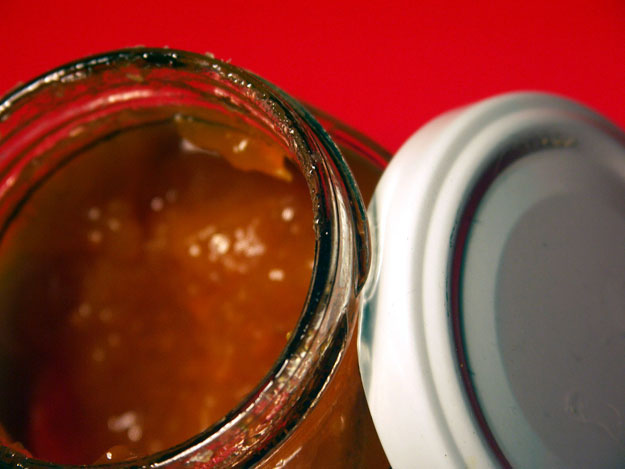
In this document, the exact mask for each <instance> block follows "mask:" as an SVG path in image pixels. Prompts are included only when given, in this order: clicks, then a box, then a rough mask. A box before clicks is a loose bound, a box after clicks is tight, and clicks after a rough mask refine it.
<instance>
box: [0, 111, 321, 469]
mask: <svg viewBox="0 0 625 469" xmlns="http://www.w3.org/2000/svg"><path fill="white" fill-rule="evenodd" d="M111 123H114V125H111ZM73 134H74V136H75V138H77V139H79V140H82V146H81V148H80V149H78V150H74V151H72V152H71V153H69V154H67V152H66V151H65V148H68V147H72V148H73V145H68V142H67V140H63V141H60V143H59V144H58V145H57V146H54V147H52V148H50V149H49V150H48V151H47V152H46V153H44V154H42V155H37V157H36V158H32V159H31V160H30V161H29V164H27V165H26V166H25V167H24V168H21V171H20V173H19V178H18V181H17V183H15V184H14V185H13V186H12V188H11V189H12V192H11V193H10V194H7V195H8V196H9V200H17V201H19V202H18V203H17V204H15V205H14V207H13V210H8V209H7V208H6V207H7V204H5V210H4V211H3V213H2V216H3V227H2V241H1V242H0V276H1V277H2V278H4V282H3V284H2V289H1V290H0V304H2V310H3V311H5V312H9V313H5V314H3V315H2V319H1V321H2V323H3V326H4V327H3V328H2V337H1V340H2V342H1V345H2V353H1V360H2V362H3V364H4V365H5V366H3V367H2V371H3V374H4V377H3V379H4V380H5V382H10V383H12V385H11V386H8V387H5V388H4V389H3V390H2V392H3V394H4V395H3V396H2V399H1V401H2V402H3V403H12V404H11V405H10V406H9V405H5V406H3V407H2V408H1V409H0V416H1V417H2V421H3V423H4V425H5V428H6V430H7V432H8V435H7V437H9V435H10V437H9V438H11V439H12V440H13V441H22V442H24V443H25V445H26V449H27V450H29V451H32V452H33V453H34V454H33V455H34V456H35V457H36V458H38V459H44V460H48V461H52V462H55V463H61V464H90V463H93V462H96V461H99V462H110V461H114V460H116V459H117V460H123V459H126V458H128V457H131V456H145V455H147V454H152V453H156V452H158V451H162V450H164V449H166V448H169V447H172V446H174V445H176V444H179V443H182V442H183V441H184V440H186V439H188V438H190V437H192V436H194V435H195V434H198V433H201V432H202V431H203V430H206V429H207V428H209V427H210V426H211V425H212V424H214V423H215V422H216V421H218V420H219V419H220V418H222V417H224V416H225V415H226V414H227V413H228V411H230V410H231V409H233V408H235V407H236V405H237V404H238V403H239V402H241V401H242V400H244V398H245V397H246V396H248V395H249V394H250V392H252V391H254V389H255V387H256V386H257V384H258V383H260V382H261V381H262V378H263V376H264V375H265V374H266V373H268V371H269V370H270V369H271V366H272V365H273V364H274V362H275V361H276V360H277V358H278V357H279V355H280V353H281V352H282V350H283V349H284V348H285V346H286V344H287V341H288V339H289V337H290V335H291V332H292V330H293V328H294V327H295V325H296V323H297V320H298V318H299V314H300V312H301V311H302V309H303V306H304V303H305V299H306V294H307V291H308V288H309V284H310V278H311V272H312V267H313V262H314V255H315V254H314V246H315V233H314V230H313V223H312V216H311V209H312V208H311V201H310V194H309V189H308V186H307V184H306V181H305V180H304V178H303V176H302V174H301V172H300V170H299V168H298V166H297V164H296V162H295V161H294V158H293V157H287V155H289V152H288V149H286V148H285V146H284V144H283V142H279V141H277V140H276V139H275V138H271V137H270V136H269V134H268V133H267V132H266V131H263V130H262V128H261V127H259V126H252V125H250V124H249V121H248V122H245V119H243V118H241V117H239V116H236V115H234V114H232V113H222V112H219V111H216V110H213V109H211V110H209V111H206V109H200V110H198V109H191V108H176V107H169V108H167V107H159V108H158V109H157V110H154V112H152V110H148V109H143V110H139V111H136V110H131V111H128V110H124V111H123V112H120V113H116V114H112V115H107V116H106V118H105V119H103V120H98V121H93V122H89V123H88V124H87V125H83V126H82V127H80V130H79V131H76V130H74V131H73ZM42 167H45V168H46V170H45V171H43V170H42V169H41V168H42ZM35 181H36V182H35ZM276 298H279V301H276ZM228 363H229V365H228ZM97 370H100V371H99V372H98V371H97ZM211 388H212V389H213V391H210V389H211ZM15 403H18V405H15ZM105 409H108V410H107V411H105ZM164 409H166V410H164ZM106 412H108V414H106ZM105 414H106V415H105ZM185 415H186V416H187V417H184V416H185ZM164 416H169V417H166V418H165V417H164ZM192 419H194V424H193V425H186V424H185V422H184V421H185V420H187V423H189V421H190V420H192ZM150 422H151V423H150ZM185 426H186V427H187V428H183V427H185ZM148 427H152V431H154V432H156V436H154V437H152V438H150V437H148V434H147V432H148ZM165 428H171V429H173V430H171V431H169V432H167V431H165V430H164V429H165ZM159 429H161V430H159ZM96 440H97V441H96ZM102 443H104V445H103V446H102ZM138 443H140V444H138ZM9 444H10V443H9ZM133 448H134V450H133ZM72 451H73V453H72Z"/></svg>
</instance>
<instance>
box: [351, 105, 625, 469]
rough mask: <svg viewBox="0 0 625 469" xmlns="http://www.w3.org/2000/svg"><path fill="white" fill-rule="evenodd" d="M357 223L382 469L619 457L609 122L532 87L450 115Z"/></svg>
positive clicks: (619, 221) (620, 208)
mask: <svg viewBox="0 0 625 469" xmlns="http://www.w3.org/2000/svg"><path fill="white" fill-rule="evenodd" d="M369 221H370V228H371V232H372V241H373V270H372V272H371V273H370V275H369V278H368V281H367V284H366V285H365V290H364V301H363V310H362V312H361V313H362V314H361V324H360V336H359V358H360V368H361V374H362V378H363V384H364V388H365V393H366V395H367V401H368V403H369V407H370V409H371V413H372V415H373V419H374V422H375V425H376V428H377V430H378V434H379V435H380V439H381V441H382V444H383V446H384V449H385V451H386V453H387V456H388V458H389V460H390V462H391V465H392V466H393V468H394V469H401V468H408V467H428V468H433V467H480V468H482V467H498V466H509V465H512V466H514V467H531V468H534V467H545V468H559V467H590V466H592V467H623V464H625V135H624V134H623V133H622V131H620V130H618V129H617V128H616V127H615V126H614V125H612V124H610V123H609V122H608V121H607V120H605V119H604V118H602V117H600V116H599V115H597V114H596V113H594V112H592V111H590V110H589V109H587V108H585V107H583V106H581V105H579V104H576V103H574V102H571V101H568V100H565V99H562V98H559V97H555V96H551V95H545V94H537V93H518V94H510V95H504V96H500V97H496V98H492V99H489V100H486V101H483V102H480V103H477V104H475V105H472V106H469V107H466V108H463V109H460V110H457V111H453V112H450V113H447V114H445V115H443V116H441V117H439V118H437V119H435V120H434V121H432V122H430V123H429V124H427V125H426V126H425V127H424V128H422V129H421V130H419V131H418V132H417V133H416V134H415V135H413V137H412V138H411V139H410V140H408V142H406V144H405V145H404V146H403V147H402V148H401V149H400V151H399V152H398V153H397V155H396V156H395V157H394V158H393V160H392V161H391V163H390V165H389V167H388V169H387V170H386V172H385V174H384V175H383V177H382V179H381V181H380V183H379V185H378V188H377V189H376V193H375V195H374V198H373V200H372V202H371V205H370V207H369Z"/></svg>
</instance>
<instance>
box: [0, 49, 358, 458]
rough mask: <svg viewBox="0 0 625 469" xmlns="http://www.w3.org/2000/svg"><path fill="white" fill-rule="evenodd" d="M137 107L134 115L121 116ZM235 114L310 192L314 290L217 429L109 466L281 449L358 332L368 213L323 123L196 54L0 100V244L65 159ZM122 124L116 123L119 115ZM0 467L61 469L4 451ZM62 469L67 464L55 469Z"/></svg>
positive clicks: (91, 71) (41, 83)
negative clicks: (135, 131) (189, 118)
mask: <svg viewBox="0 0 625 469" xmlns="http://www.w3.org/2000/svg"><path fill="white" fill-rule="evenodd" d="M129 108H130V109H133V114H132V116H131V117H128V116H126V117H123V116H122V114H120V111H121V110H123V109H129ZM180 108H185V109H187V108H188V109H193V110H194V111H197V112H199V113H200V114H202V113H204V112H213V111H216V110H224V109H225V110H226V112H229V113H234V114H236V115H237V116H239V117H240V118H241V119H243V120H244V121H245V122H246V123H249V124H250V125H252V126H254V127H255V128H258V129H260V130H261V131H263V132H266V133H268V134H270V135H271V136H272V137H273V138H275V139H278V140H279V141H280V142H281V144H282V145H283V146H284V147H285V148H286V149H288V151H289V153H290V155H292V157H293V159H294V161H295V163H296V164H297V165H298V166H299V168H300V170H301V172H302V174H303V175H304V176H305V179H306V182H307V184H308V187H309V190H310V193H311V198H312V205H313V219H312V220H313V224H314V229H315V231H316V245H315V261H314V267H313V272H312V277H311V282H310V288H309V291H308V294H307V298H306V301H305V304H304V307H303V309H302V312H301V315H300V318H299V320H298V323H297V326H296V327H295V329H294V330H293V333H292V334H291V337H290V339H289V341H288V343H287V345H286V347H285V348H284V349H283V352H282V354H281V356H280V357H279V358H278V360H277V361H276V362H275V364H274V366H273V368H272V369H271V370H269V372H268V373H267V374H266V375H265V377H264V378H263V380H262V381H261V382H260V383H259V384H258V386H257V387H256V388H255V389H254V390H253V391H252V392H251V393H250V394H249V395H248V396H247V397H246V398H244V399H243V401H241V402H240V404H239V405H238V406H237V407H236V408H235V409H233V410H232V411H231V412H230V413H228V414H227V415H226V416H225V417H224V418H223V419H222V420H220V421H218V422H216V423H215V424H213V425H212V426H211V427H210V428H208V429H207V430H205V431H204V432H202V433H200V434H198V435H196V436H195V437H193V438H191V439H189V440H187V441H185V442H183V443H181V444H180V445H177V446H175V447H172V448H170V449H167V450H165V451H162V452H159V453H155V454H152V455H149V456H146V457H141V458H138V459H133V460H129V461H128V462H119V463H111V464H104V465H102V466H105V467H116V468H123V467H146V466H150V467H160V466H165V465H170V464H172V465H174V466H176V465H178V464H180V465H181V466H186V465H189V464H196V463H202V464H205V465H206V466H207V467H232V466H236V465H239V464H246V465H249V464H253V463H255V462H258V461H260V460H262V459H263V457H264V456H266V455H267V454H269V453H270V452H271V451H272V450H273V449H275V448H276V447H278V446H279V445H280V444H281V443H282V442H283V441H284V440H285V438H286V437H287V436H288V435H289V434H290V433H291V431H292V430H293V429H294V428H295V427H296V426H297V423H298V421H299V420H300V418H301V417H302V415H305V414H306V413H307V412H308V411H309V410H310V409H311V408H312V407H314V405H315V403H316V400H317V399H318V397H319V396H320V394H321V393H322V392H323V390H324V388H325V386H326V384H327V382H328V381H329V379H330V377H331V376H332V372H333V370H334V368H335V367H336V364H338V362H339V361H340V359H341V357H342V355H343V351H344V346H345V343H346V341H347V340H348V338H349V337H350V336H351V334H352V332H353V327H354V321H353V317H352V316H353V314H354V313H353V312H352V311H351V310H352V309H353V308H351V309H350V308H348V307H347V304H348V303H349V301H351V300H350V299H352V300H353V298H354V297H355V295H356V294H357V293H358V291H359V290H360V288H361V286H362V284H363V282H364V279H365V277H366V273H367V270H368V266H369V249H368V231H367V225H366V222H365V209H364V204H363V202H362V199H361V197H360V195H359V192H358V189H357V186H356V183H355V182H354V180H353V178H352V176H351V174H350V172H349V169H348V168H347V166H346V163H345V162H344V160H343V159H342V157H341V154H340V152H339V150H338V148H337V147H336V146H335V144H334V143H333V142H332V140H331V139H330V137H329V136H328V134H327V133H326V132H325V130H323V128H322V127H321V125H320V124H319V123H318V122H317V121H316V120H315V119H314V118H313V117H312V116H311V114H310V113H309V112H308V111H307V110H306V109H305V108H304V107H303V106H302V105H301V104H299V103H298V102H297V101H296V100H294V99H293V98H291V97H289V96H288V95H286V94H285V93H283V92H282V91H280V90H279V89H278V88H276V87H274V86H273V85H271V84H269V83H268V82H266V81H264V80H263V79H261V78H259V77H257V76H256V75H254V74H252V73H250V72H247V71H245V70H242V69H239V68H237V67H235V66H232V65H230V64H228V63H225V62H222V61H219V60H216V59H214V58H212V57H208V56H203V55H199V54H194V53H189V52H184V51H178V50H171V49H154V48H133V49H125V50H119V51H114V52H110V53H105V54H102V55H97V56H93V57H89V58H86V59H82V60H79V61H76V62H73V63H70V64H68V65H65V66H62V67H60V68H57V69H55V70H53V71H51V72H49V73H47V74H45V75H42V76H40V77H38V78H37V79H35V80H33V81H32V82H30V83H28V84H26V85H24V86H22V87H20V88H18V89H16V90H14V91H13V92H12V93H10V94H9V95H8V96H7V97H5V98H4V100H3V101H1V102H0V154H1V158H0V201H1V202H0V203H2V205H3V206H4V208H3V209H2V210H0V236H1V235H2V234H3V233H4V231H5V229H6V227H7V225H8V224H9V223H10V221H11V219H12V217H13V216H14V215H15V213H16V212H17V211H18V210H19V208H20V206H21V203H22V202H23V200H24V198H25V197H27V196H28V194H29V193H30V192H32V191H33V190H34V189H33V187H37V185H38V184H40V183H41V182H43V181H44V180H45V179H46V178H47V176H48V175H49V174H50V172H51V171H53V170H54V169H56V168H58V167H59V166H61V165H62V164H63V160H64V159H65V158H67V156H68V155H71V154H75V153H76V152H77V151H79V150H81V149H84V148H85V147H86V146H88V145H90V144H92V143H94V141H95V140H98V139H100V138H102V136H103V134H104V133H107V134H110V133H113V132H117V131H121V130H124V129H126V128H130V127H132V126H135V125H140V124H144V123H146V122H150V121H155V120H158V119H163V118H166V117H167V116H171V115H172V113H175V112H176V110H177V109H180ZM120 116H122V117H120ZM0 462H4V463H7V464H26V465H27V466H28V467H33V468H36V467H61V466H55V465H51V464H50V463H47V462H43V461H40V460H37V459H32V458H29V457H26V456H25V455H23V454H21V453H17V452H15V451H13V450H12V449H10V448H7V447H2V448H0ZM62 467H68V466H62Z"/></svg>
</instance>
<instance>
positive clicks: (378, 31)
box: [0, 0, 625, 151]
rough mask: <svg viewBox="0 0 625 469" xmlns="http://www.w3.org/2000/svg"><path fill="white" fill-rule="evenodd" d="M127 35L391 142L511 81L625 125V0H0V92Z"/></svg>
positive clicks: (509, 86)
mask: <svg viewBox="0 0 625 469" xmlns="http://www.w3.org/2000/svg"><path fill="white" fill-rule="evenodd" d="M133 45H146V46H165V45H167V46H170V47H172V48H180V49H188V50H191V51H195V52H206V51H210V52H213V53H214V54H215V55H216V56H217V57H219V58H222V59H229V60H231V61H232V62H233V63H234V64H236V65H239V66H242V67H245V68H248V69H250V70H252V71H254V72H256V73H258V74H259V75H262V76H264V77H265V78H267V79H269V80H270V81H273V82H274V83H276V84H277V85H278V86H280V87H282V88H283V89H285V90H286V91H288V92H290V93H291V94H293V95H295V96H298V97H300V98H302V99H304V100H306V101H308V102H310V103H312V104H314V105H316V106H318V107H320V108H322V109H325V110H326V111H328V112H330V113H331V114H334V115H335V116H337V117H339V118H340V119H342V120H344V121H345V122H347V123H348V124H351V125H352V126H354V127H356V128H357V129H359V130H361V131H363V132H364V133H366V134H368V135H369V136H371V137H372V138H374V139H375V140H377V141H379V142H380V143H381V144H383V145H384V146H386V147H387V148H388V149H389V150H392V151H394V150H396V149H397V148H398V147H399V145H400V144H401V143H402V142H403V141H404V140H405V139H406V138H407V137H408V136H409V135H410V134H411V133H412V132H413V131H414V130H415V129H416V128H417V127H419V126H420V125H422V124H423V123H425V122H426V121H427V120H429V119H430V118H432V117H433V116H435V115H437V114H439V113H441V112H442V111H445V110H447V109H450V108H453V107H456V106H459V105H462V104H466V103H468V102H472V101H475V100H477V99H480V98H483V97H486V96H489V95H492V94H495V93H500V92H503V91H508V90H515V89H526V90H527V89H533V90H547V91H553V92H557V93H560V94H564V95H568V96H570V97H573V98H575V99H578V100H581V101H584V102H586V103H587V104H589V105H591V106H592V107H594V108H596V109H597V110H599V111H600V112H603V113H604V114H606V115H607V116H609V117H611V118H612V119H613V120H615V121H616V122H617V123H619V124H620V125H621V126H623V127H625V91H624V85H625V0H584V1H573V0H571V1H567V2H564V1H548V0H543V1H541V2H539V1H535V0H526V1H521V0H510V1H506V0H501V1H496V0H493V1H491V2H485V1H455V2H454V1H447V2H446V1H443V0H439V1H434V0H423V1H419V0H413V1H411V2H408V1H406V2H400V1H393V2H385V3H384V2H377V3H373V2H366V1H365V0H361V1H359V2H357V1H343V2H331V1H326V0H317V1H306V2H300V3H298V2H295V1H291V2H288V3H287V2H272V1H269V0H265V1H258V0H250V1H239V0H234V1H227V0H222V1H221V2H209V1H189V0H167V1H162V0H154V1H152V2H132V1H129V0H126V1H121V0H107V1H99V2H98V1H91V2H85V1H75V0H67V1H57V2H53V1H49V2H43V1H37V0H30V1H29V0H0V64H2V65H1V67H2V68H1V69H0V71H1V73H0V94H4V93H5V92H6V91H8V90H9V89H10V88H11V87H12V86H14V85H16V84H17V83H18V82H20V81H27V80H29V79H31V78H33V77H35V76H36V75H38V74H40V73H43V72H44V71H46V70H48V69H50V68H52V67H55V66H57V65H61V64H62V63H64V62H67V61H70V60H73V59H76V58H79V57H81V56H84V55H88V54H92V53H98V52H104V51H107V50H110V49H115V48H120V47H127V46H133Z"/></svg>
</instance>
